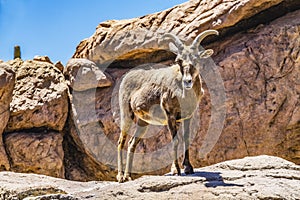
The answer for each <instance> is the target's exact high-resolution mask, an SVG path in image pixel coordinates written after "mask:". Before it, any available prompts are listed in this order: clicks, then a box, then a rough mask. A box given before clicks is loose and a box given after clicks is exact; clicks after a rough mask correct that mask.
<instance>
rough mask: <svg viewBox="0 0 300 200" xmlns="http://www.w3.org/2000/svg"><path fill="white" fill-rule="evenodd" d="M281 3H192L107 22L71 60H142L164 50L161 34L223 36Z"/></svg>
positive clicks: (267, 0) (273, 0) (251, 0)
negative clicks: (132, 57) (212, 32)
mask: <svg viewBox="0 0 300 200" xmlns="http://www.w3.org/2000/svg"><path fill="white" fill-rule="evenodd" d="M280 3H284V0H237V1H219V0H193V1H189V2H186V3H183V4H180V5H177V6H175V7H173V8H170V9H167V10H165V11H162V12H158V13H155V14H150V15H146V16H142V17H139V18H134V19H127V20H110V21H106V22H103V23H100V24H99V25H98V27H97V29H96V32H95V34H94V35H93V36H91V37H90V38H88V39H85V40H83V41H81V42H80V44H79V45H78V46H77V49H76V52H75V54H74V55H73V57H74V58H87V59H90V60H92V61H94V62H96V63H99V64H103V63H106V62H107V61H111V60H116V59H117V58H119V59H127V60H128V57H126V56H125V54H127V53H129V52H131V54H134V55H135V59H137V58H142V59H145V58H146V57H148V56H149V55H150V52H153V49H166V48H167V44H164V45H163V46H161V45H158V39H159V37H160V36H161V35H162V34H163V33H166V32H172V33H174V34H176V35H179V36H180V37H181V38H182V39H184V40H185V41H189V40H191V39H193V38H195V37H196V35H197V34H198V33H199V32H201V31H204V30H207V29H215V30H220V31H221V32H222V31H223V32H222V35H223V34H224V35H225V33H226V32H227V30H228V29H229V28H231V27H235V26H237V25H238V24H239V23H241V22H242V21H245V20H246V19H249V18H251V17H252V16H255V15H256V14H258V13H260V12H262V11H265V10H266V9H268V8H271V7H274V6H276V5H278V4H280ZM281 10H284V9H281ZM269 14H270V13H269ZM280 14H282V12H281V11H280V10H279V11H278V12H277V11H276V12H272V13H271V15H272V16H273V17H276V16H278V15H280ZM267 19H270V16H269V17H268V18H267ZM257 22H259V21H258V20H257ZM248 23H249V22H248ZM252 23H253V22H252ZM252 23H249V24H252ZM244 24H247V22H246V23H244ZM143 51H146V52H147V54H148V55H145V53H143ZM160 56H161V57H165V59H166V58H167V57H168V56H167V55H160ZM151 61H152V60H151Z"/></svg>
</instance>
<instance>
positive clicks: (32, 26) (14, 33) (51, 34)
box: [0, 0, 187, 64]
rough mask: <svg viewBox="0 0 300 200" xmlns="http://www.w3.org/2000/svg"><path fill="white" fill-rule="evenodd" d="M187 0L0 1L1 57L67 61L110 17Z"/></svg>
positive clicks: (123, 16)
mask: <svg viewBox="0 0 300 200" xmlns="http://www.w3.org/2000/svg"><path fill="white" fill-rule="evenodd" d="M186 1H187V0H144V1H142V0H127V1H126V0H106V1H101V0H0V59H1V60H4V61H7V60H11V59H12V58H13V48H14V46H15V45H20V46H21V53H22V59H23V60H27V59H32V58H33V57H34V56H35V55H48V56H49V57H50V59H51V60H52V62H56V61H59V60H60V61H62V62H63V64H66V62H67V61H68V59H69V58H70V57H71V56H72V55H73V53H74V52H75V49H76V46H77V45H78V44H79V42H80V41H81V40H83V39H84V38H87V37H90V36H91V35H92V34H93V33H94V32H95V28H96V26H97V25H98V24H99V23H100V22H103V21H106V20H109V19H129V18H133V17H139V16H143V15H146V14H150V13H154V12H159V11H162V10H165V9H167V8H170V7H173V6H174V5H177V4H180V3H183V2H186Z"/></svg>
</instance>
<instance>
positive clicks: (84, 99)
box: [71, 0, 300, 174]
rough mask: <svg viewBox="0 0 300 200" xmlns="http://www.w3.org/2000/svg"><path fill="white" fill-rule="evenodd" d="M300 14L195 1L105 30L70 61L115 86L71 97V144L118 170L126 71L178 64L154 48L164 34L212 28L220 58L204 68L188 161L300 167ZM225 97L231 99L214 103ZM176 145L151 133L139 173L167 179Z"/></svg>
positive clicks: (137, 163) (290, 5) (288, 4)
mask: <svg viewBox="0 0 300 200" xmlns="http://www.w3.org/2000/svg"><path fill="white" fill-rule="evenodd" d="M299 8H300V2H299V1H280V0H279V1H269V0H259V1H254V0H239V1H233V2H227V1H226V2H224V1H206V0H201V1H200V0H199V1H196V0H195V1H189V2H187V3H184V4H181V5H178V6H175V7H174V8H171V9H168V10H166V11H162V12H160V13H155V14H151V15H147V16H143V17H140V18H135V19H130V20H120V21H114V20H113V21H107V22H103V23H101V24H99V26H98V27H97V30H96V32H95V34H94V35H93V36H91V37H90V38H88V39H86V40H84V41H82V42H81V43H80V44H79V45H78V47H77V49H76V52H75V53H74V55H73V57H74V58H85V59H89V60H91V61H93V62H95V63H97V65H99V66H101V67H102V68H103V70H104V71H105V73H106V74H109V75H110V76H111V77H112V79H113V80H114V84H113V85H111V86H110V87H108V88H98V89H95V90H89V91H85V92H82V93H79V92H74V93H72V97H71V98H72V99H73V100H71V102H72V101H73V103H72V109H73V110H72V113H73V119H72V121H73V122H75V126H76V127H77V129H74V130H76V131H75V132H73V133H72V135H73V138H75V139H74V140H75V141H76V142H75V143H76V144H77V145H78V146H80V148H81V149H84V151H83V152H85V153H86V155H87V156H89V157H91V159H95V160H96V161H97V162H98V163H99V165H101V164H106V165H109V166H113V167H116V150H117V141H118V137H119V133H120V130H119V129H118V124H119V118H118V113H119V111H118V100H117V99H118V85H119V83H120V80H121V79H122V76H123V74H124V73H126V72H127V71H128V70H130V69H133V68H135V67H141V65H142V64H149V63H157V62H159V63H163V64H166V65H169V64H170V63H173V62H174V57H175V56H174V54H172V53H170V52H169V51H168V50H165V49H167V44H162V45H161V46H159V45H158V41H159V38H160V36H161V35H162V34H163V33H166V32H172V33H174V34H177V35H179V37H180V38H181V39H182V40H183V41H185V42H190V41H191V40H192V39H193V38H195V37H196V35H197V34H198V33H199V32H201V31H203V30H206V29H216V30H218V31H219V32H220V36H218V37H210V38H207V39H206V40H205V41H204V44H205V45H204V46H205V47H206V48H212V49H213V50H214V52H215V53H214V55H213V57H212V60H204V61H203V62H201V63H200V64H202V65H201V66H202V68H201V70H202V71H201V75H202V77H203V79H204V82H205V85H204V87H205V96H204V98H203V99H202V101H201V103H200V105H199V110H198V111H197V112H196V114H195V119H194V122H193V126H192V132H193V134H192V143H191V148H190V149H191V162H192V164H193V165H194V166H195V167H201V166H205V165H209V164H213V163H218V162H221V161H225V160H230V159H236V158H242V157H245V156H253V155H260V154H269V155H275V156H280V157H282V158H286V159H288V160H290V161H293V162H295V163H297V164H300V159H299V158H300V154H299V152H300V146H299V144H300V137H299V136H300V134H299V127H300V121H299V119H300V117H299V116H300V115H299V110H300V108H299V105H300V104H299V99H300V98H299V79H298V78H297V77H299V76H300V74H299V73H300V72H299V67H297V66H299V62H300V60H299V51H300V50H299V28H300V24H299V20H298V19H299V18H300V11H299ZM297 9H298V10H297ZM292 10H296V11H294V12H291V11H292ZM291 41H293V42H291ZM211 71H212V72H217V73H216V74H218V77H220V78H219V79H216V78H214V76H212V75H211V74H209V72H211ZM214 85H219V86H220V87H218V88H216V87H215V86H214ZM223 94H225V95H223ZM220 96H226V100H225V99H224V98H223V99H222V102H221V104H218V105H216V101H217V100H218V98H219V97H220ZM216 99H217V100H216ZM74 102H75V103H74ZM132 129H134V127H132ZM220 130H221V131H220ZM130 135H132V133H130ZM91 138H93V139H91ZM170 145H171V137H170V134H169V133H168V131H167V129H166V128H163V127H155V126H151V128H149V131H148V133H147V134H146V136H145V138H143V140H142V142H141V143H140V144H139V146H138V147H137V150H136V152H137V154H135V157H134V159H135V160H134V166H133V168H134V169H135V170H137V171H136V172H139V173H142V174H143V173H152V172H153V171H155V172H154V173H156V174H162V173H164V172H166V169H169V168H168V166H169V165H170V164H171V159H170V157H171V156H170V155H171V146H170ZM125 149H126V147H125ZM180 159H181V158H180ZM150 163H151V164H150ZM139 170H141V171H139Z"/></svg>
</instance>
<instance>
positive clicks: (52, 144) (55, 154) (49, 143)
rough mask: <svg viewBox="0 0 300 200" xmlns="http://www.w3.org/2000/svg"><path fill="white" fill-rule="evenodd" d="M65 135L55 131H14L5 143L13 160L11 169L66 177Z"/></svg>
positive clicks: (6, 138)
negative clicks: (63, 143)
mask: <svg viewBox="0 0 300 200" xmlns="http://www.w3.org/2000/svg"><path fill="white" fill-rule="evenodd" d="M62 141H63V136H62V135H61V134H60V133H58V132H55V131H40V132H33V131H32V132H24V131H21V132H14V133H9V134H6V135H5V138H4V143H5V146H6V150H7V153H8V155H9V157H10V160H11V170H12V171H14V172H24V173H25V172H26V173H36V174H45V175H48V176H53V177H58V178H64V177H65V171H64V163H63V159H64V151H63V145H62Z"/></svg>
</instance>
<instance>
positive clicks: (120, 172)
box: [117, 130, 128, 183]
mask: <svg viewBox="0 0 300 200" xmlns="http://www.w3.org/2000/svg"><path fill="white" fill-rule="evenodd" d="M127 131H128V130H121V134H120V138H119V141H118V175H117V180H118V182H119V183H122V182H124V173H123V148H124V145H125V140H126V136H127Z"/></svg>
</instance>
